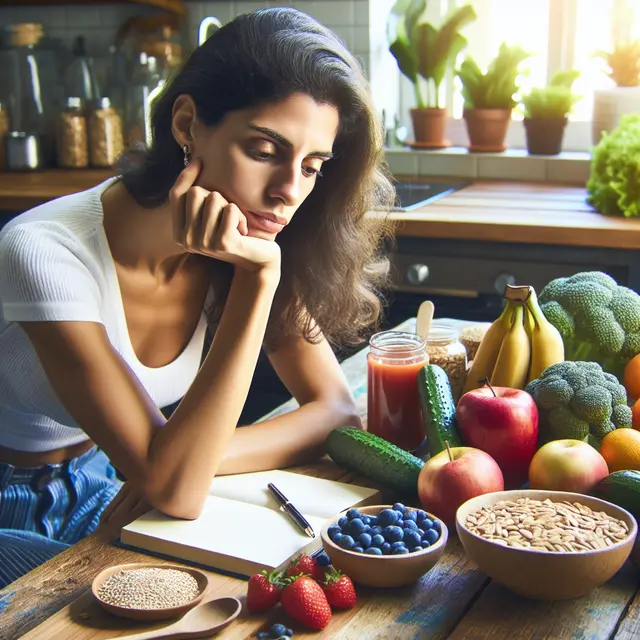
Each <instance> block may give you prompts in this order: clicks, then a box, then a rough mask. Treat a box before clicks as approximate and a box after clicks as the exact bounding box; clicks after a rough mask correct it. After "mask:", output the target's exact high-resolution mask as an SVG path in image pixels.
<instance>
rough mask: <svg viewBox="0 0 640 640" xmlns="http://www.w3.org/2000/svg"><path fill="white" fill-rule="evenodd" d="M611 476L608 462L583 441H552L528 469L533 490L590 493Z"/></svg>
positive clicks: (538, 453) (544, 446) (539, 450)
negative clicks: (601, 481)
mask: <svg viewBox="0 0 640 640" xmlns="http://www.w3.org/2000/svg"><path fill="white" fill-rule="evenodd" d="M608 475H609V468H608V467H607V463H606V461H605V459H604V458H603V457H602V456H601V455H600V453H599V452H598V451H596V450H595V449H594V448H593V447H592V446H591V445H590V444H587V443H586V442H584V441H582V440H552V441H551V442H547V444H545V445H543V446H542V447H540V449H538V451H537V452H536V455H535V456H533V460H532V461H531V466H530V467H529V485H530V486H531V488H532V489H546V490H550V491H572V492H574V493H588V492H589V491H591V489H593V487H594V486H595V485H596V484H597V483H598V482H600V480H602V478H604V477H606V476H608Z"/></svg>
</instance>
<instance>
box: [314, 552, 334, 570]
mask: <svg viewBox="0 0 640 640" xmlns="http://www.w3.org/2000/svg"><path fill="white" fill-rule="evenodd" d="M316 562H317V563H318V565H320V566H321V567H328V566H329V565H330V564H331V558H330V557H329V556H328V555H327V554H326V553H321V554H320V555H319V556H318V557H317V558H316Z"/></svg>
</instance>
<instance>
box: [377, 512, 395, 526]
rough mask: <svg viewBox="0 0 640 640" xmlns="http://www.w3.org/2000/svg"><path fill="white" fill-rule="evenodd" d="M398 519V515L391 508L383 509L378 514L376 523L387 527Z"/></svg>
mask: <svg viewBox="0 0 640 640" xmlns="http://www.w3.org/2000/svg"><path fill="white" fill-rule="evenodd" d="M397 520H398V515H397V514H396V512H395V511H394V510H393V509H383V510H382V511H381V512H380V513H379V515H378V524H379V525H380V526H381V527H388V526H390V525H392V524H395V523H396V521H397Z"/></svg>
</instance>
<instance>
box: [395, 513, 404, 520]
mask: <svg viewBox="0 0 640 640" xmlns="http://www.w3.org/2000/svg"><path fill="white" fill-rule="evenodd" d="M403 520H404V511H396V522H402V521H403Z"/></svg>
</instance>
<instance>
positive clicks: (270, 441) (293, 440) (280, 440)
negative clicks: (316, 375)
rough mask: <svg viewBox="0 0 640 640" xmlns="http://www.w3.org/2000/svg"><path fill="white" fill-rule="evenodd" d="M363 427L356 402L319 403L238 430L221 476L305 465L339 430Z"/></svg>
mask: <svg viewBox="0 0 640 640" xmlns="http://www.w3.org/2000/svg"><path fill="white" fill-rule="evenodd" d="M344 426H353V427H359V428H360V427H361V426H362V425H361V420H360V416H359V415H358V412H357V409H356V406H355V403H354V402H353V400H352V399H351V398H350V397H349V398H347V397H345V398H343V399H341V400H336V399H335V398H334V399H332V400H316V401H313V402H309V403H308V404H304V405H303V406H301V407H300V408H299V409H295V410H294V411H291V412H290V413H286V414H284V415H281V416H278V417H276V418H272V419H270V420H265V421H264V422H260V423H257V424H253V425H250V426H246V427H241V428H238V429H236V431H235V433H234V434H233V436H232V438H231V440H230V442H229V446H228V448H227V451H226V452H225V455H224V458H223V459H222V462H221V463H220V465H219V466H218V470H217V474H218V475H227V474H231V473H247V472H251V471H266V470H269V469H282V468H286V467H291V466H294V465H299V464H305V463H307V462H310V461H311V460H315V459H317V458H318V457H319V456H321V455H322V454H323V453H324V441H325V439H326V437H327V435H328V434H329V432H330V431H332V430H333V429H336V428H338V427H344Z"/></svg>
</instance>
